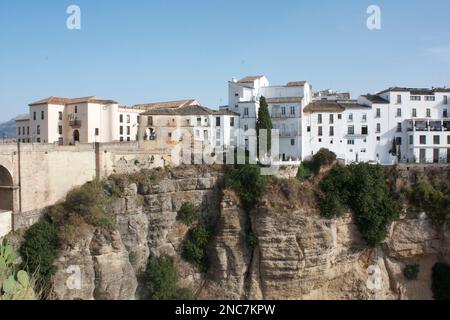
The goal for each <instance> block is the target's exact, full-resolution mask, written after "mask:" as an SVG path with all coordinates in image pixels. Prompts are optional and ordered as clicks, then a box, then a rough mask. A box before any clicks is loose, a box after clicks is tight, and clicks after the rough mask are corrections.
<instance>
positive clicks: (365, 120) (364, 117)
mask: <svg viewBox="0 0 450 320" xmlns="http://www.w3.org/2000/svg"><path fill="white" fill-rule="evenodd" d="M362 122H367V114H366V113H364V114H363V115H362Z"/></svg>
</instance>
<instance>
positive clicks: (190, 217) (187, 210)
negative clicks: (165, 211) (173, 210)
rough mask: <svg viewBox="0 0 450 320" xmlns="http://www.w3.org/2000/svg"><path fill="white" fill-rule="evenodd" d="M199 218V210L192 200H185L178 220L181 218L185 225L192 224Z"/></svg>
mask: <svg viewBox="0 0 450 320" xmlns="http://www.w3.org/2000/svg"><path fill="white" fill-rule="evenodd" d="M197 219H198V212H197V210H195V208H194V206H193V205H192V203H190V202H185V203H183V204H182V205H181V208H180V210H179V211H178V215H177V220H180V221H181V222H183V223H184V224H185V225H187V226H190V225H191V224H192V223H194V221H196V220H197Z"/></svg>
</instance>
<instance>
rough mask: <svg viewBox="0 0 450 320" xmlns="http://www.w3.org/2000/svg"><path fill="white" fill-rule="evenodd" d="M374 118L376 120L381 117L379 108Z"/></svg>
mask: <svg viewBox="0 0 450 320" xmlns="http://www.w3.org/2000/svg"><path fill="white" fill-rule="evenodd" d="M375 117H376V118H379V117H381V109H380V108H377V113H376V115H375Z"/></svg>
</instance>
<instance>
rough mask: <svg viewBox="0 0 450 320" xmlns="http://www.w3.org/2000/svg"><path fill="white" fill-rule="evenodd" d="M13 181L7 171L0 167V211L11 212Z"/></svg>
mask: <svg viewBox="0 0 450 320" xmlns="http://www.w3.org/2000/svg"><path fill="white" fill-rule="evenodd" d="M13 191H14V189H13V179H12V176H11V174H10V173H9V171H8V170H7V169H6V168H5V167H3V166H0V211H1V210H6V211H13V210H14V208H13V206H14V204H13Z"/></svg>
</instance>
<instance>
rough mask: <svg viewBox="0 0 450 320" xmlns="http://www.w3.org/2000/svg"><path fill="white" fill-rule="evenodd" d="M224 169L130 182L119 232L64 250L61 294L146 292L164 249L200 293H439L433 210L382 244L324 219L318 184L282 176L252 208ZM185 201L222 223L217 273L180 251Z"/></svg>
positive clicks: (348, 223)
mask: <svg viewBox="0 0 450 320" xmlns="http://www.w3.org/2000/svg"><path fill="white" fill-rule="evenodd" d="M222 175H223V169H222V168H221V167H203V166H185V167H178V168H172V169H166V170H165V172H164V173H163V176H162V177H161V179H160V180H159V181H158V182H157V183H155V184H154V185H153V186H151V187H150V188H149V187H148V186H147V187H146V186H143V185H139V184H135V183H129V184H128V185H127V186H126V188H125V192H124V195H123V196H122V197H119V198H114V200H113V201H112V203H111V210H112V211H113V212H114V213H115V215H116V217H117V228H116V230H115V231H111V232H105V231H102V230H97V229H95V228H91V229H88V230H86V231H85V232H84V233H83V234H84V236H82V237H80V238H79V239H78V240H77V242H76V244H75V245H72V246H70V247H67V248H64V249H62V250H60V251H59V252H58V258H57V261H56V266H57V269H58V271H57V274H56V276H55V281H54V284H55V290H54V291H55V294H56V296H57V298H59V299H76V298H81V299H138V298H140V296H141V295H140V290H139V275H140V273H141V272H142V271H143V270H144V268H145V265H146V262H147V259H148V257H149V255H159V254H161V253H167V254H169V255H172V256H174V257H175V258H176V264H177V267H178V270H179V273H180V278H181V279H180V285H181V286H182V287H190V288H192V289H193V291H194V293H195V297H196V298H198V299H245V298H247V299H431V298H432V294H431V291H430V282H431V267H432V266H433V265H434V263H435V262H436V261H447V262H450V253H449V249H448V248H450V246H449V244H450V232H449V231H448V230H446V229H443V228H442V229H437V228H436V227H434V226H433V225H432V224H431V223H430V222H429V220H428V219H427V218H426V216H425V215H424V214H421V215H411V214H409V213H408V212H407V211H406V210H405V211H404V212H403V215H402V217H401V219H400V220H398V221H396V222H394V223H393V224H392V226H391V227H390V232H389V236H388V238H387V239H386V240H385V242H384V243H383V244H382V246H380V247H378V248H375V249H374V248H370V247H369V246H367V244H366V243H365V241H364V240H363V239H362V237H361V235H360V234H359V232H358V229H357V227H356V224H355V223H354V221H353V219H352V216H351V214H347V215H344V216H343V217H341V218H337V219H332V220H330V219H324V218H321V217H320V215H319V212H318V209H317V203H316V199H315V193H314V188H315V187H316V186H314V185H312V184H311V183H309V182H306V183H300V182H298V181H296V180H281V179H280V180H278V179H273V181H272V182H271V183H270V186H269V189H268V190H267V191H266V193H265V195H264V196H263V197H262V198H261V199H260V201H259V204H258V206H257V208H255V209H254V210H253V211H251V212H250V213H249V214H247V213H246V212H245V211H244V210H243V209H242V208H241V206H240V201H239V198H238V197H237V196H236V195H235V194H234V192H232V191H230V190H222V189H221V184H220V181H221V177H222ZM184 202H191V203H193V204H194V205H195V206H197V207H199V208H200V219H201V220H202V221H203V222H204V223H206V224H208V225H210V226H214V230H215V232H214V237H213V240H212V241H211V244H210V247H209V253H208V255H209V260H210V267H209V271H208V273H207V274H204V273H201V272H199V271H198V270H197V269H196V268H195V267H193V266H192V265H191V264H189V263H187V262H185V261H183V260H182V259H181V257H180V253H181V247H180V244H181V241H182V239H183V238H184V236H185V234H186V232H187V227H186V226H184V225H183V224H182V223H180V222H178V221H177V220H176V213H177V211H178V210H179V209H180V207H181V205H182V204H183V203H184ZM249 234H251V235H252V236H253V237H254V238H255V239H256V241H255V244H253V245H250V244H249V241H248V240H249ZM411 263H418V264H419V265H420V272H419V277H418V279H417V280H415V281H409V280H406V279H405V278H404V276H403V273H402V270H403V268H404V266H405V265H406V264H411ZM71 266H76V267H78V268H79V270H80V272H81V288H79V289H73V288H72V287H71V286H68V285H67V284H68V282H70V280H71V278H70V277H71V270H72V268H71Z"/></svg>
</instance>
